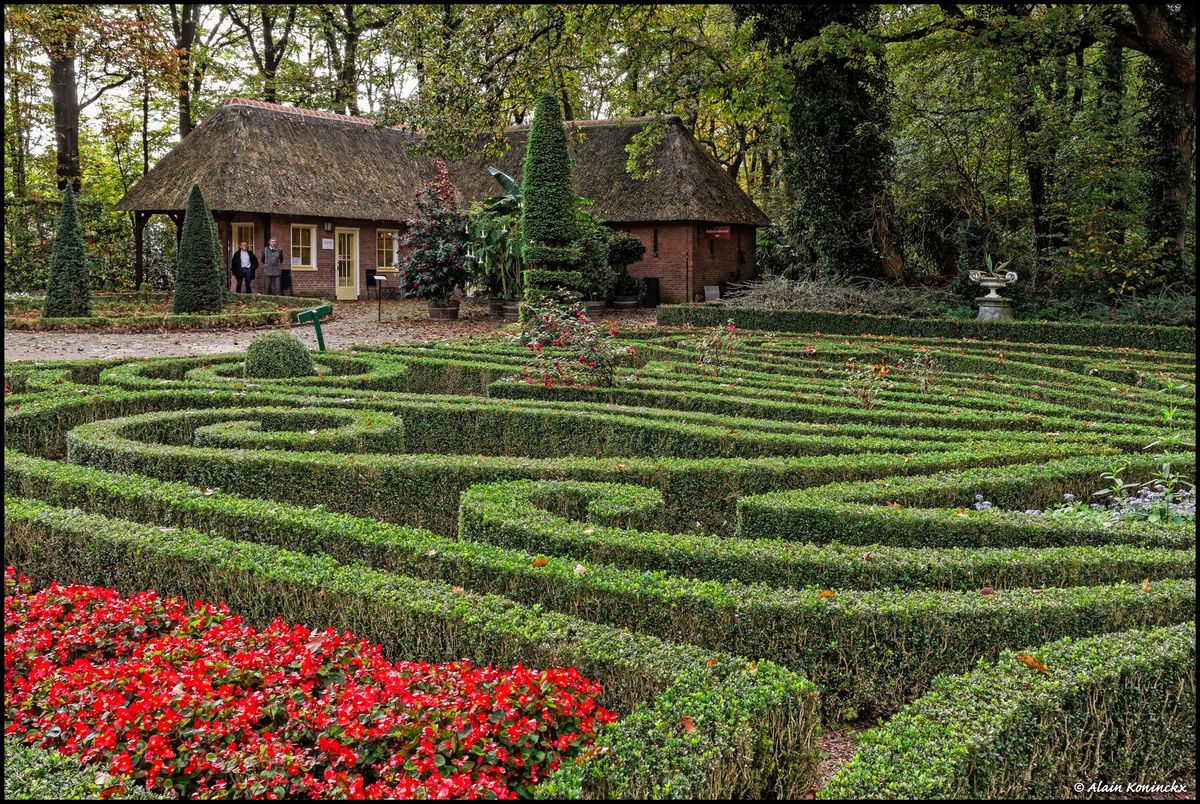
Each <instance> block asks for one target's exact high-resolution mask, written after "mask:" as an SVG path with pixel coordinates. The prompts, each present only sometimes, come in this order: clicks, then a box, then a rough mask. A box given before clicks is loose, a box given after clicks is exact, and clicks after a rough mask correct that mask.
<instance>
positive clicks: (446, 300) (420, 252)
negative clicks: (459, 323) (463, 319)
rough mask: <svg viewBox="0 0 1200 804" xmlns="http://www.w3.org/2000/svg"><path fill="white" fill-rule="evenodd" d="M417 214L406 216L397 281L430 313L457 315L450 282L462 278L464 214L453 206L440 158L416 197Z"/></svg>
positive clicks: (457, 284)
mask: <svg viewBox="0 0 1200 804" xmlns="http://www.w3.org/2000/svg"><path fill="white" fill-rule="evenodd" d="M417 211H418V213H417V218H416V219H415V220H411V221H408V222H407V223H408V232H407V233H406V234H405V235H404V239H403V240H402V241H401V245H403V246H405V247H406V248H407V249H408V253H407V254H406V255H405V257H404V261H403V262H402V263H401V274H400V276H401V280H400V284H401V287H402V288H403V289H404V291H405V293H406V294H408V295H410V296H416V297H417V298H419V299H425V300H427V301H428V302H429V317H430V318H432V319H450V318H458V304H459V303H458V300H457V299H455V298H453V294H454V290H455V288H458V287H461V286H462V285H463V283H465V282H466V281H467V231H466V229H467V226H466V216H465V215H464V214H463V213H462V212H460V211H458V210H457V209H456V208H455V203H454V187H453V185H452V184H450V175H449V171H448V170H447V169H446V165H445V163H444V162H441V161H439V162H438V170H437V176H436V177H435V178H434V180H433V181H432V182H431V183H429V184H428V185H427V186H425V187H424V188H422V190H421V193H420V195H419V196H418V198H417Z"/></svg>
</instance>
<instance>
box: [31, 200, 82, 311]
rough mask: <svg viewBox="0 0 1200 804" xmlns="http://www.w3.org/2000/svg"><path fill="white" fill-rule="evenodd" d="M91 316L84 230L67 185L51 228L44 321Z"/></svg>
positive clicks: (43, 308) (43, 309)
mask: <svg viewBox="0 0 1200 804" xmlns="http://www.w3.org/2000/svg"><path fill="white" fill-rule="evenodd" d="M91 314H92V298H91V288H90V287H89V284H88V269H87V253H86V252H85V251H84V244H83V228H82V227H81V226H80V225H79V212H78V211H77V210H76V209H75V193H74V191H73V190H72V189H71V184H70V182H68V183H67V184H66V185H64V186H63V191H62V210H61V211H60V212H59V214H58V222H57V223H56V224H55V226H54V245H53V247H52V250H51V251H50V279H49V281H48V282H47V284H46V303H45V304H44V305H43V307H42V315H43V316H45V317H46V318H74V317H80V316H90V315H91Z"/></svg>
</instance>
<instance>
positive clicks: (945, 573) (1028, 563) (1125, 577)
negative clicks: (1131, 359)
mask: <svg viewBox="0 0 1200 804" xmlns="http://www.w3.org/2000/svg"><path fill="white" fill-rule="evenodd" d="M546 509H549V510H546ZM613 511H620V512H621V513H622V514H624V515H623V516H622V515H617V516H614V515H613V513H612V512H613ZM635 511H636V515H630V514H629V513H626V512H635ZM661 514H662V497H661V495H659V494H658V493H657V492H654V491H651V490H650V489H641V488H637V487H633V486H621V485H617V484H611V483H580V482H576V481H541V482H538V481H528V480H518V481H513V482H509V483H492V484H486V485H480V486H474V487H472V488H470V489H468V490H467V491H466V492H464V493H463V495H462V512H461V515H460V519H459V524H458V538H460V539H466V540H471V541H478V542H486V543H488V544H495V545H498V546H501V547H508V548H510V549H514V550H521V551H525V552H528V553H545V554H548V555H556V556H566V557H571V558H576V559H579V560H581V561H587V562H589V563H602V564H608V565H612V566H617V567H628V568H632V569H637V570H661V571H663V572H667V573H670V574H673V575H683V576H687V577H689V578H705V579H714V580H738V581H743V582H746V583H764V584H768V585H771V586H795V587H803V586H817V587H820V588H831V589H887V588H900V589H911V588H933V589H949V590H979V589H982V588H984V587H989V586H990V587H993V588H996V589H1011V588H1016V587H1021V586H1028V587H1039V588H1040V587H1045V586H1094V585H1100V584H1105V583H1117V582H1122V581H1124V582H1129V583H1133V582H1137V581H1140V580H1142V579H1143V578H1160V577H1172V578H1188V577H1194V576H1195V574H1196V561H1195V552H1194V551H1192V550H1188V549H1180V550H1164V549H1142V548H1137V547H1129V546H1126V545H1122V544H1106V545H1105V546H1102V547H1091V546H1073V547H1062V548H1051V549H1036V548H1029V547H1025V548H1011V549H961V548H960V549H931V548H906V547H886V546H878V545H868V547H869V549H864V545H862V544H858V543H854V542H850V543H848V544H842V543H839V542H837V541H835V542H833V543H832V544H826V545H818V544H807V543H801V542H799V541H782V540H769V539H738V538H723V537H716V536H706V535H691V534H672V533H661V532H657V533H656V532H650V531H648V530H645V529H646V528H649V527H655V526H656V524H657V523H656V521H655V520H659V521H661ZM585 518H586V520H587V521H583V522H581V521H578V520H580V519H585ZM613 520H617V522H619V525H618V526H616V527H610V526H609V525H612V524H614V522H613ZM637 528H642V529H640V530H639V529H637ZM1148 531H1149V529H1147V528H1143V529H1141V530H1140V534H1141V539H1140V540H1141V541H1144V542H1153V541H1154V534H1153V533H1152V532H1148ZM1185 546H1186V545H1185Z"/></svg>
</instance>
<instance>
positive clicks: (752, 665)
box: [746, 662, 758, 673]
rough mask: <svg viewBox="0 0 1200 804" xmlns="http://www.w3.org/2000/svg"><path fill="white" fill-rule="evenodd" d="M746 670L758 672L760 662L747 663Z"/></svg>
mask: <svg viewBox="0 0 1200 804" xmlns="http://www.w3.org/2000/svg"><path fill="white" fill-rule="evenodd" d="M746 672H749V673H757V672H758V662H750V663H749V664H748V665H746Z"/></svg>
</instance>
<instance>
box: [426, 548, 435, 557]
mask: <svg viewBox="0 0 1200 804" xmlns="http://www.w3.org/2000/svg"><path fill="white" fill-rule="evenodd" d="M437 554H438V551H437V548H436V547H435V548H433V549H432V550H430V551H429V552H428V553H426V554H425V555H427V556H429V557H430V558H433V557H434V556H436V555H437Z"/></svg>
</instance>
